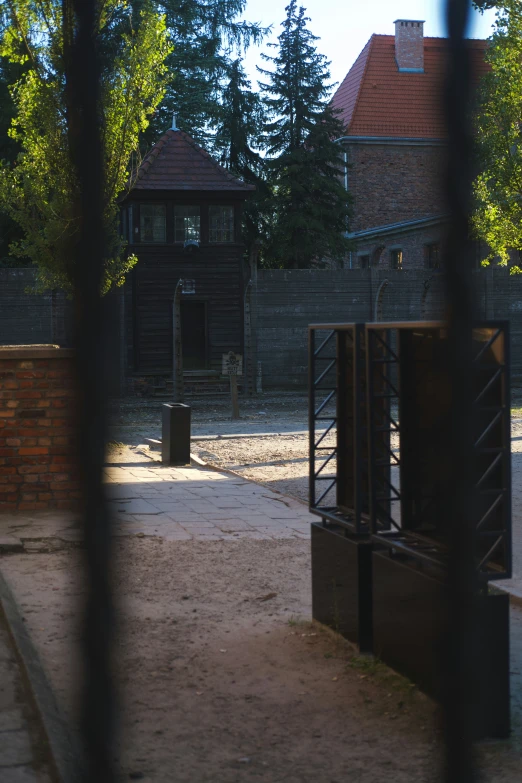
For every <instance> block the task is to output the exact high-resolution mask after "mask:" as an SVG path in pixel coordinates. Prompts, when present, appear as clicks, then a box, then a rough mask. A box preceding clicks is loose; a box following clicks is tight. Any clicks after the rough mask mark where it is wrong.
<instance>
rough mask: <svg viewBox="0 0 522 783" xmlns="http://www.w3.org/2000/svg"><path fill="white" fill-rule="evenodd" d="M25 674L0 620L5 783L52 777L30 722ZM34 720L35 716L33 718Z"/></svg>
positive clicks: (0, 761)
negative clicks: (39, 749) (43, 766)
mask: <svg viewBox="0 0 522 783" xmlns="http://www.w3.org/2000/svg"><path fill="white" fill-rule="evenodd" d="M26 700H27V702H28V694H27V693H26V691H25V688H24V685H23V678H22V673H21V670H20V666H19V663H18V661H17V659H16V656H15V653H14V650H13V649H12V646H11V641H10V638H9V635H8V632H7V629H6V628H5V627H4V622H3V619H2V618H1V617H0V780H1V781H2V783H18V782H19V783H23V781H27V782H28V781H40V783H50V781H51V776H50V774H49V771H48V770H47V769H44V768H42V767H41V764H40V759H39V757H38V751H37V750H36V749H35V747H34V744H33V735H32V730H31V727H30V724H29V720H28V718H27V714H26V713H28V712H31V708H30V707H29V706H28V703H27V704H26V703H25V702H26ZM32 719H33V720H34V716H32Z"/></svg>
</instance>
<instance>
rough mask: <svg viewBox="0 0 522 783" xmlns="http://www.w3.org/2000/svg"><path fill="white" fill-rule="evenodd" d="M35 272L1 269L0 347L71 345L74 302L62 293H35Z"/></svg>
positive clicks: (24, 269) (23, 269)
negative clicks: (32, 290)
mask: <svg viewBox="0 0 522 783" xmlns="http://www.w3.org/2000/svg"><path fill="white" fill-rule="evenodd" d="M34 283H35V274H34V270H33V269H29V268H14V269H0V345H24V344H25V345H30V344H34V343H56V344H57V345H70V332H71V328H70V322H71V303H70V302H69V301H68V300H67V298H66V297H65V296H64V295H63V294H62V293H51V292H49V293H46V294H32V293H30V291H31V288H32V287H33V286H34Z"/></svg>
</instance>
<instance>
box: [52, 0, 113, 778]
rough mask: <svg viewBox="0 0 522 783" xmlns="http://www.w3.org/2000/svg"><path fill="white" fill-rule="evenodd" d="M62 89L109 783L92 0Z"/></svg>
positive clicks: (90, 567) (90, 724)
mask: <svg viewBox="0 0 522 783" xmlns="http://www.w3.org/2000/svg"><path fill="white" fill-rule="evenodd" d="M62 8H63V34H64V60H65V81H66V84H65V94H66V111H67V129H68V131H67V132H68V140H69V149H70V154H71V158H72V162H73V165H74V167H75V171H76V175H77V177H78V184H79V197H78V203H77V204H76V205H73V206H74V210H75V214H76V215H77V216H78V224H79V228H80V230H79V236H78V242H77V243H76V244H75V247H74V249H73V258H72V263H73V264H74V269H75V305H76V317H77V321H76V327H77V332H76V353H77V375H78V457H79V463H80V469H81V474H82V482H83V486H82V490H83V493H84V494H83V502H84V519H83V525H84V542H85V579H86V605H85V616H84V628H83V634H84V640H83V643H84V681H83V683H82V686H83V687H82V699H83V703H82V730H83V739H84V744H85V750H86V754H87V776H88V780H89V781H91V782H92V781H96V783H109V782H110V781H112V780H113V779H114V772H113V750H112V743H113V723H114V717H113V685H112V678H111V666H110V662H111V661H110V658H111V656H110V651H111V639H112V629H113V607H112V596H111V589H110V581H111V579H110V576H111V575H110V570H111V569H110V565H111V540H110V530H109V516H108V511H107V508H106V505H105V502H104V492H103V485H102V470H103V463H104V450H105V430H106V398H105V389H104V385H105V384H104V375H105V367H106V356H105V351H106V339H105V322H106V319H105V302H104V300H102V298H101V283H102V276H103V265H104V258H105V241H104V224H103V192H104V188H103V178H104V168H103V156H102V138H103V136H102V123H103V117H102V113H101V110H100V90H99V84H100V64H99V58H98V52H97V16H98V13H99V11H100V4H99V3H98V2H96V0H62Z"/></svg>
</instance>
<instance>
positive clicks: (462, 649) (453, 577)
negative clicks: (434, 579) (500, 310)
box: [444, 0, 478, 783]
mask: <svg viewBox="0 0 522 783" xmlns="http://www.w3.org/2000/svg"><path fill="white" fill-rule="evenodd" d="M469 14H470V0H446V18H447V25H448V32H449V58H448V75H447V81H446V116H447V127H448V136H449V139H448V147H447V155H448V161H447V164H448V165H447V201H448V208H449V212H450V215H451V218H450V222H449V227H448V238H447V249H446V254H445V265H446V286H447V309H448V312H449V325H448V336H449V339H448V345H449V356H448V360H449V361H448V368H449V375H448V380H449V386H450V393H451V403H452V404H451V414H450V415H451V427H450V429H449V432H450V442H449V443H448V465H447V474H446V478H445V481H446V489H445V493H446V494H445V498H444V500H445V503H446V508H447V515H448V524H449V531H450V558H449V568H448V585H449V591H448V604H447V609H448V633H447V638H446V641H447V645H446V653H447V655H446V660H445V664H446V665H445V670H444V673H445V678H444V684H445V688H444V708H445V740H446V770H445V772H446V774H445V778H446V783H475V781H476V770H475V762H474V757H473V750H472V726H473V719H474V715H473V709H474V708H473V704H474V687H475V682H476V677H475V666H476V655H475V654H474V651H475V647H476V629H477V615H476V611H477V610H476V596H477V594H478V590H477V588H478V583H477V578H476V570H475V562H474V530H473V509H472V503H473V492H472V466H473V444H472V418H471V416H472V406H471V401H472V400H473V388H472V367H473V364H472V326H473V316H474V312H473V296H472V281H471V272H472V264H473V258H472V253H471V246H470V242H469V236H470V225H469V216H470V214H471V182H472V179H473V171H472V155H473V138H472V132H471V120H470V110H471V69H470V59H469V50H468V47H467V46H466V42H465V37H466V30H467V27H468V20H469Z"/></svg>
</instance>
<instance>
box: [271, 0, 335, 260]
mask: <svg viewBox="0 0 522 783" xmlns="http://www.w3.org/2000/svg"><path fill="white" fill-rule="evenodd" d="M305 13H306V11H305V9H304V8H303V7H299V8H298V7H297V2H296V0H291V2H290V4H289V5H288V6H287V7H286V14H287V16H286V19H285V21H284V22H283V23H282V27H283V32H282V33H281V35H280V36H279V38H278V41H279V44H273V46H276V47H277V48H278V51H277V54H276V55H275V56H274V57H269V56H268V55H263V58H264V59H265V60H266V61H267V62H270V63H272V65H273V66H274V69H273V70H265V69H261V68H259V71H260V72H261V73H262V74H263V75H264V76H265V77H266V82H264V83H262V84H260V88H261V89H262V90H263V91H264V93H265V95H266V98H265V101H266V105H267V109H268V111H269V113H270V117H271V120H270V122H269V123H268V124H267V125H266V128H265V133H266V149H267V154H268V157H269V162H268V166H269V171H270V181H271V184H272V185H273V188H274V216H273V224H272V228H271V232H270V236H269V237H268V241H267V248H266V253H265V261H266V263H268V264H270V265H274V266H281V267H290V268H306V267H309V266H310V265H312V264H313V263H320V262H321V261H323V260H325V259H332V260H336V261H340V260H341V259H342V258H343V257H344V256H345V254H346V252H347V251H348V250H349V248H350V243H349V241H348V240H347V239H346V237H345V233H346V231H347V228H348V217H349V214H350V199H349V196H348V193H347V192H346V190H345V189H344V187H343V184H342V181H341V174H342V170H343V161H342V149H341V147H340V145H339V144H337V143H336V141H335V140H336V139H338V138H340V137H341V136H342V135H343V130H344V129H343V124H342V122H341V120H340V119H339V118H338V116H337V114H336V112H335V111H334V110H333V109H332V107H331V106H330V105H329V104H328V98H329V95H330V92H331V89H332V87H333V85H332V84H331V83H330V72H329V65H330V63H329V62H328V61H327V60H326V57H325V56H324V55H322V54H319V53H318V52H317V49H316V46H315V42H316V41H317V40H318V38H317V36H315V35H313V34H312V32H311V31H310V30H309V29H308V28H307V22H309V21H310V20H309V18H308V17H307V16H306V15H305Z"/></svg>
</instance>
